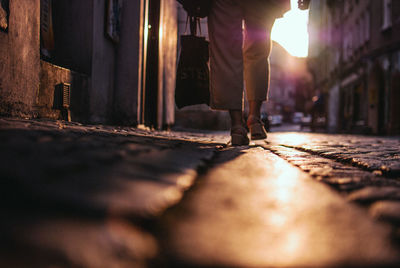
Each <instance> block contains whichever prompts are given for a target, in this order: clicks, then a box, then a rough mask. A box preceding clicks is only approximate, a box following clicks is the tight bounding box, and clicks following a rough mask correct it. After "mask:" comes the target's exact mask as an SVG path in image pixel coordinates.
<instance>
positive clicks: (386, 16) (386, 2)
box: [382, 0, 392, 30]
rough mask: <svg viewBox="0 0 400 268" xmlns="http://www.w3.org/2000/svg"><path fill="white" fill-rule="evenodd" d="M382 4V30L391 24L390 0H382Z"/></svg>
mask: <svg viewBox="0 0 400 268" xmlns="http://www.w3.org/2000/svg"><path fill="white" fill-rule="evenodd" d="M382 4H383V7H382V12H383V14H382V30H386V29H388V28H390V27H391V26H392V0H383V1H382Z"/></svg>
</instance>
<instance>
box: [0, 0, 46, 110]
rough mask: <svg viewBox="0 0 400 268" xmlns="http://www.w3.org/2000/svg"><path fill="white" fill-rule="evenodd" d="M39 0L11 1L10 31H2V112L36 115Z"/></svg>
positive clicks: (0, 33)
mask: <svg viewBox="0 0 400 268" xmlns="http://www.w3.org/2000/svg"><path fill="white" fill-rule="evenodd" d="M39 14H40V0H29V1H26V0H13V1H10V17H9V27H8V33H5V32H2V31H0V50H1V51H2V53H0V99H1V102H0V113H1V114H7V115H13V116H33V115H34V114H35V111H34V105H35V101H36V97H37V93H38V89H39V73H38V70H39V69H40V57H39V31H40V22H39Z"/></svg>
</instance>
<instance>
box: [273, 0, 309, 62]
mask: <svg viewBox="0 0 400 268" xmlns="http://www.w3.org/2000/svg"><path fill="white" fill-rule="evenodd" d="M291 4H292V9H291V10H290V11H289V12H287V13H286V14H285V15H284V17H283V18H280V19H277V20H276V21H275V24H274V26H273V28H272V33H271V35H272V36H271V37H272V40H274V41H276V42H278V43H279V44H280V45H281V46H282V47H284V48H285V49H286V50H287V51H288V52H289V53H290V54H291V55H293V56H296V57H307V56H308V29H307V27H308V26H307V25H308V10H306V11H302V10H299V9H298V7H297V0H291Z"/></svg>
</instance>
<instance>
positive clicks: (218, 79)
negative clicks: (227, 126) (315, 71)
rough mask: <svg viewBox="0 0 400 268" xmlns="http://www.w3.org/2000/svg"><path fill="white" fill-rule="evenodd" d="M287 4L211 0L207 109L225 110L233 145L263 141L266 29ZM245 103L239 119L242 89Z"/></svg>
mask: <svg viewBox="0 0 400 268" xmlns="http://www.w3.org/2000/svg"><path fill="white" fill-rule="evenodd" d="M289 8H290V0H246V1H243V0H214V3H213V6H212V8H211V12H210V14H209V16H208V30H209V38H210V67H211V70H210V71H211V72H210V93H211V103H210V106H211V108H213V109H217V110H228V111H229V114H230V118H231V143H232V145H247V144H249V138H248V133H247V130H246V128H245V124H247V126H248V129H249V130H250V136H251V139H252V140H259V139H265V138H266V137H267V132H266V130H265V128H264V125H263V122H262V121H261V119H260V117H261V115H260V110H261V105H262V103H263V102H264V101H265V100H267V96H268V87H269V55H270V51H271V29H272V26H273V24H274V21H275V19H276V18H277V17H280V16H282V15H283V13H284V12H286V11H287V10H289ZM244 86H245V88H246V93H247V100H248V102H249V116H248V119H247V122H244V119H243V92H244V89H243V87H244Z"/></svg>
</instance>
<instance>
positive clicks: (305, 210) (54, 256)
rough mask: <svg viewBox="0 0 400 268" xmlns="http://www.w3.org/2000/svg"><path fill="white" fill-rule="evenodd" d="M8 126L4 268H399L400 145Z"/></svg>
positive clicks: (1, 191)
mask: <svg viewBox="0 0 400 268" xmlns="http://www.w3.org/2000/svg"><path fill="white" fill-rule="evenodd" d="M228 134H229V133H228V132H205V131H204V132H203V131H198V132H189V131H186V132H185V131H170V132H165V131H150V130H148V129H145V128H129V127H112V126H101V125H82V124H78V123H68V122H63V121H50V120H49V121H48V120H24V119H10V118H0V139H1V143H0V148H1V149H0V159H1V162H0V178H1V182H2V184H1V188H0V196H1V197H0V198H1V206H2V211H3V217H2V218H3V220H2V221H1V223H0V224H1V228H0V237H1V241H2V243H1V246H0V247H1V252H0V267H23V268H24V267H90V268H92V267H93V268H97V267H99V268H102V267H104V268H106V267H107V268H113V267H178V266H183V267H299V266H300V267H399V265H400V250H399V242H400V161H399V160H400V138H399V137H374V136H355V135H330V134H314V133H302V132H273V133H270V134H269V137H268V140H267V142H264V141H263V142H257V143H255V144H251V145H250V146H243V147H228V146H226V145H225V144H226V143H227V141H228V139H229V136H228Z"/></svg>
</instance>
